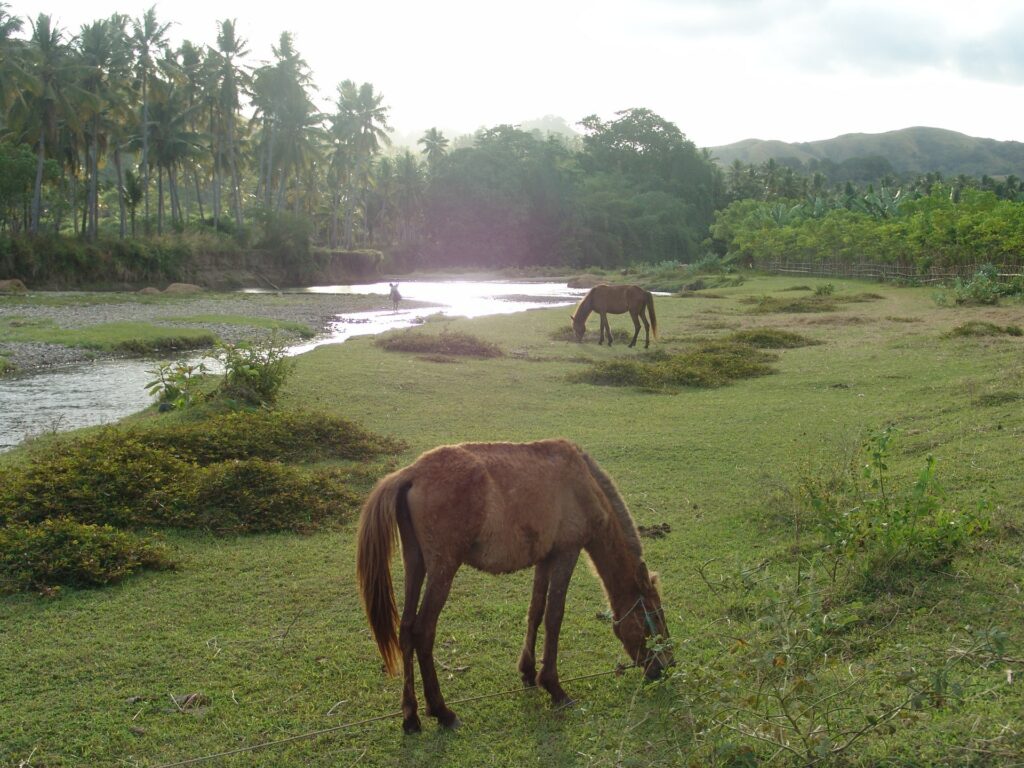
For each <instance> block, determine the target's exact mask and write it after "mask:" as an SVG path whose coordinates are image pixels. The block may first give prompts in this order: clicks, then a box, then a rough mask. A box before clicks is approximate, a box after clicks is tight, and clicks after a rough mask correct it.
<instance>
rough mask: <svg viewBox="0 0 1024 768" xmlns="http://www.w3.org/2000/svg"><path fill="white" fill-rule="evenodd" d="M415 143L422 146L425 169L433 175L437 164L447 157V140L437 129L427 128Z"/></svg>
mask: <svg viewBox="0 0 1024 768" xmlns="http://www.w3.org/2000/svg"><path fill="white" fill-rule="evenodd" d="M416 143H417V144H420V145H422V147H423V150H422V152H423V154H424V155H426V157H427V167H428V168H429V169H430V172H431V174H433V173H434V171H435V170H436V169H437V166H438V164H439V163H440V162H441V161H442V160H444V158H445V157H447V156H448V143H449V142H448V139H446V138H445V136H444V134H443V133H441V132H440V131H439V130H437V128H428V129H427V130H426V132H425V133H424V134H423V136H422V137H421V138H420V139H419V140H418V141H417V142H416Z"/></svg>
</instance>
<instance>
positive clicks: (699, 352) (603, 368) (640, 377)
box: [570, 341, 776, 391]
mask: <svg viewBox="0 0 1024 768" xmlns="http://www.w3.org/2000/svg"><path fill="white" fill-rule="evenodd" d="M775 359H776V358H775V356H774V355H772V354H770V353H767V352H763V351H761V350H758V349H755V348H754V347H752V346H750V345H749V344H738V343H735V342H729V341H707V342H703V343H702V344H700V345H699V346H698V347H697V348H696V349H695V350H693V351H691V352H687V353H684V354H681V355H665V354H652V355H649V356H648V357H647V359H639V360H633V359H618V360H608V361H603V362H599V363H594V364H593V365H591V366H590V367H589V368H588V369H587V370H585V371H582V372H580V373H577V374H574V375H573V376H571V377H570V380H571V381H578V382H585V383H589V384H605V385H609V386H619V387H623V386H633V387H640V388H641V389H648V390H652V391H664V390H668V389H674V388H678V387H720V386H723V385H725V384H728V383H729V382H731V381H735V380H737V379H745V378H750V377H752V376H764V375H766V374H769V373H772V372H773V370H772V368H771V366H769V365H768V363H769V362H772V361H774V360H775Z"/></svg>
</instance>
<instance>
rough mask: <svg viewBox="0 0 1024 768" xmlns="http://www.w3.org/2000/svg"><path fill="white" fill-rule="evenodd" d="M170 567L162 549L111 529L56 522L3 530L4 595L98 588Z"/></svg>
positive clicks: (0, 576) (0, 572)
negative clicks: (17, 592)
mask: <svg viewBox="0 0 1024 768" xmlns="http://www.w3.org/2000/svg"><path fill="white" fill-rule="evenodd" d="M169 567H170V562H169V561H168V559H167V555H166V553H165V551H164V550H163V548H162V547H160V546H158V545H156V544H154V543H152V542H148V541H144V540H142V539H140V538H138V537H137V536H134V535H133V534H130V533H126V532H124V531H119V530H117V529H115V528H112V527H111V526H109V525H89V524H83V523H79V522H75V521H74V520H69V519H67V518H56V519H53V520H43V521H42V522H40V523H38V524H34V523H12V524H8V525H5V526H2V527H0V591H5V592H15V591H20V590H26V589H35V590H43V591H52V590H53V589H54V588H55V587H60V586H73V587H94V586H101V585H104V584H111V583H114V582H117V581H120V580H121V579H123V578H125V577H126V576H129V575H131V574H132V573H134V572H135V571H137V570H139V569H143V568H169Z"/></svg>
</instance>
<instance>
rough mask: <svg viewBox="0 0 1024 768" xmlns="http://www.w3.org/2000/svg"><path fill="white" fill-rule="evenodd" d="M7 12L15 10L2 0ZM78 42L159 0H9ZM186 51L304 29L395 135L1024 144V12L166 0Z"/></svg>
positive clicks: (336, 77) (329, 70) (860, 1)
mask: <svg viewBox="0 0 1024 768" xmlns="http://www.w3.org/2000/svg"><path fill="white" fill-rule="evenodd" d="M0 1H2V0H0ZM7 4H8V6H9V12H10V13H12V14H13V15H18V16H23V17H26V18H28V17H32V18H34V17H35V16H36V14H38V13H40V12H44V13H49V14H50V15H51V16H52V17H53V18H54V19H55V20H56V21H57V23H58V24H59V26H61V27H62V28H64V29H65V30H67V31H68V32H69V33H75V32H77V31H78V29H79V28H80V26H81V25H82V24H83V23H85V22H89V21H92V20H95V19H97V18H102V17H105V16H108V15H110V14H111V13H113V12H115V11H116V12H121V13H125V14H128V15H129V16H133V17H138V16H141V15H142V12H143V11H144V10H145V9H146V8H148V7H149V6H151V5H153V3H152V2H151V1H150V0H143V1H140V0H91V2H82V0H50V2H48V3H46V4H45V5H39V4H36V3H27V2H24V1H23V0H7ZM156 9H157V16H158V18H159V19H160V20H161V21H170V22H174V26H173V27H172V28H171V31H170V38H171V40H172V42H174V43H179V42H180V41H181V40H182V39H185V38H188V39H189V40H192V41H193V42H195V43H202V44H214V43H215V42H216V33H217V21H218V20H219V19H224V18H233V19H236V20H237V27H238V31H239V33H240V34H241V36H242V37H243V38H245V39H246V40H248V43H249V49H250V51H251V55H250V57H249V62H250V63H252V64H257V63H260V62H261V61H266V60H269V59H270V56H271V52H270V46H271V45H272V44H274V43H276V41H277V39H278V37H279V36H280V33H281V32H282V31H288V32H291V33H292V34H293V35H294V39H295V44H296V47H297V48H298V50H299V52H300V53H301V54H302V55H303V57H304V58H305V59H306V61H307V62H308V63H309V65H310V67H311V69H312V71H313V74H314V77H315V79H316V82H317V84H318V86H319V88H320V95H321V98H322V100H323V103H324V104H325V105H326V104H327V103H328V102H329V101H330V100H332V99H333V97H334V92H335V89H336V87H337V84H338V83H339V82H340V81H342V80H344V79H346V78H347V79H352V80H355V81H356V82H360V83H361V82H366V81H368V82H371V83H373V85H374V87H375V89H376V90H377V91H378V92H380V93H383V95H384V103H385V104H386V105H387V106H389V107H390V122H391V125H392V126H393V127H394V128H395V129H397V130H398V131H401V132H403V133H415V134H416V135H419V134H420V133H421V132H422V131H423V130H424V129H426V128H428V127H431V126H437V127H438V128H440V129H441V130H442V131H444V132H445V134H446V135H448V136H449V137H453V136H455V135H458V134H461V133H469V132H472V131H473V130H475V129H477V128H480V127H490V126H494V125H498V124H501V123H518V122H521V121H524V120H532V119H536V118H539V117H542V116H544V115H549V114H550V115H558V116H560V117H563V118H565V119H566V120H567V121H568V122H570V123H575V122H577V121H579V120H580V119H581V118H583V117H585V116H587V115H589V114H594V113H596V114H598V115H600V116H601V117H603V118H606V119H607V118H611V117H613V115H614V113H615V112H616V111H618V110H622V109H628V108H631V107H646V108H649V109H652V110H653V111H655V112H657V113H658V114H660V115H661V116H662V117H664V118H666V119H668V120H671V121H672V122H674V123H675V124H676V125H677V126H679V128H680V129H681V130H682V131H683V132H684V133H685V134H686V135H687V136H688V137H689V138H690V139H692V140H693V141H694V142H696V143H697V144H698V145H699V146H716V145H720V144H728V143H731V142H734V141H738V140H740V139H745V138H761V139H780V140H783V141H812V140H815V139H826V138H831V137H833V136H837V135H839V134H842V133H854V132H865V133H879V132H882V131H889V130H895V129H898V128H906V127H909V126H915V125H927V126H935V127H939V128H949V129H952V130H956V131H961V132H963V133H967V134H970V135H973V136H983V137H989V138H994V139H1001V140H1014V141H1024V2H1021V0H972V1H971V2H962V1H961V2H936V1H935V0H630V1H629V2H627V0H617V1H616V2H608V1H607V0H543V1H542V0H516V1H515V2H507V3H488V2H480V0H474V1H473V2H470V1H469V0H435V2H408V0H393V1H392V2H387V0H384V2H346V3H341V2H330V1H329V0H326V1H323V0H322V1H321V2H315V3H314V2H311V1H310V0H291V1H290V2H275V3H272V4H271V3H265V2H258V1H257V2H241V1H240V0H206V2H200V1H199V0H175V2H158V3H156Z"/></svg>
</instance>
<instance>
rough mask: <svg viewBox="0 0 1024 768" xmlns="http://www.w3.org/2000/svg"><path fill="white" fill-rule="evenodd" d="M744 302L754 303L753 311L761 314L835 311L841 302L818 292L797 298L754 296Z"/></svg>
mask: <svg viewBox="0 0 1024 768" xmlns="http://www.w3.org/2000/svg"><path fill="white" fill-rule="evenodd" d="M744 303H747V304H753V305H754V307H753V309H751V312H754V313H755V314H759V315H764V314H773V313H777V312H778V313H785V312H797V313H810V312H834V311H835V310H836V309H838V308H839V304H838V303H837V302H836V300H835V299H834V298H833V297H831V296H822V295H818V294H815V295H814V296H799V297H795V298H794V297H783V296H761V297H760V298H753V297H752V298H750V299H746V300H744Z"/></svg>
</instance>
